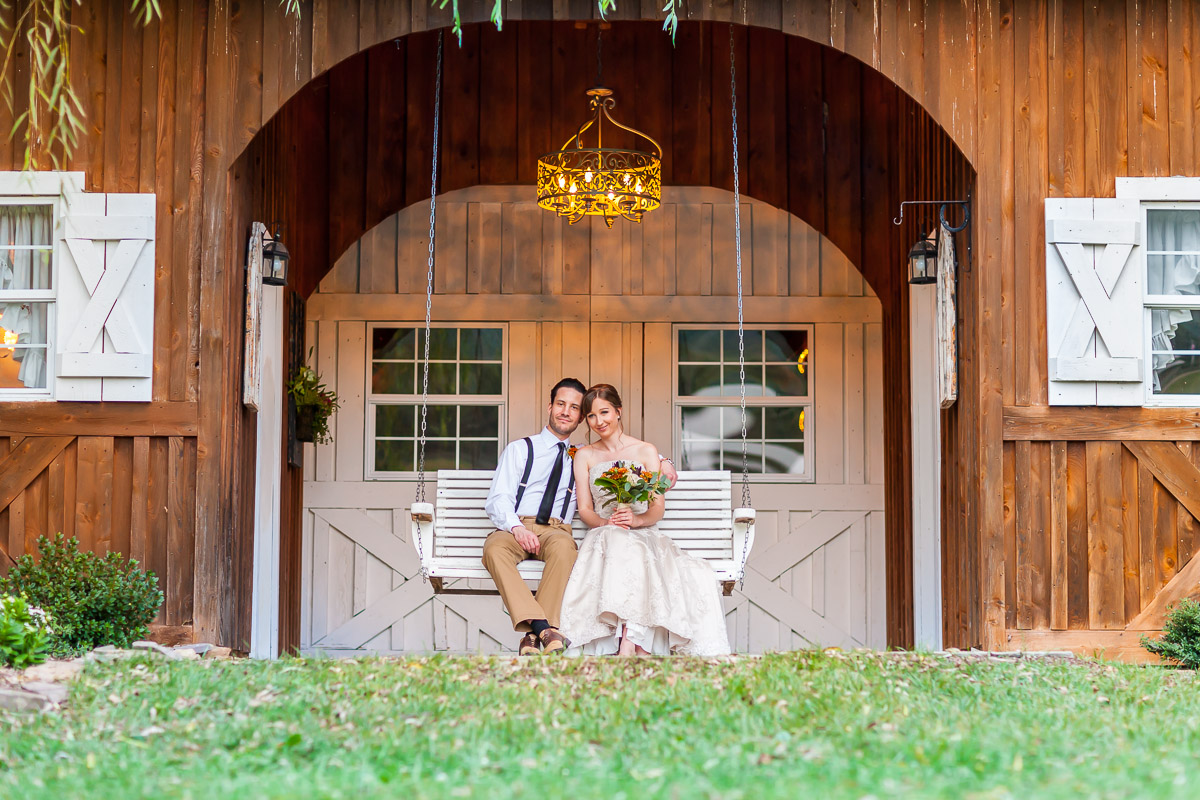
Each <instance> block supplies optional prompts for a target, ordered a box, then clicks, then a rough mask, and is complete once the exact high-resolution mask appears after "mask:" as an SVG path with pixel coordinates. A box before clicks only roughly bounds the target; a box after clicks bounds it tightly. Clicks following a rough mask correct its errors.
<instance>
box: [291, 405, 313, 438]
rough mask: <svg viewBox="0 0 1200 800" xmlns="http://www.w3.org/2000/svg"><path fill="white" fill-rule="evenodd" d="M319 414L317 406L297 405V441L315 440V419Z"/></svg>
mask: <svg viewBox="0 0 1200 800" xmlns="http://www.w3.org/2000/svg"><path fill="white" fill-rule="evenodd" d="M316 416H317V407H316V406H297V407H296V441H298V442H311V441H313V421H314V419H315V418H316Z"/></svg>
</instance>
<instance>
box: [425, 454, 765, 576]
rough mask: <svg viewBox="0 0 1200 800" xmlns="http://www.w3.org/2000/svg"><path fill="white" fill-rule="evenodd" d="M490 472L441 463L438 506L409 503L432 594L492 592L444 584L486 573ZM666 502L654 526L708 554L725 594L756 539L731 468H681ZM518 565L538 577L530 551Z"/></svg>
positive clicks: (686, 547)
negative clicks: (738, 505) (736, 496)
mask: <svg viewBox="0 0 1200 800" xmlns="http://www.w3.org/2000/svg"><path fill="white" fill-rule="evenodd" d="M491 476H492V473H491V472H486V471H480V470H469V471H468V470H442V471H440V472H439V473H438V482H437V503H436V506H434V507H432V508H431V507H430V506H429V504H425V505H424V506H420V507H418V506H417V505H416V504H414V508H413V509H412V511H413V528H412V537H411V541H412V543H413V547H415V548H416V549H417V554H418V556H419V557H420V559H421V567H422V569H423V570H424V571H425V574H426V575H427V576H428V578H429V581H430V583H431V584H432V585H433V591H434V593H435V594H474V595H479V594H484V595H494V594H497V592H496V590H495V589H494V588H493V589H478V588H459V587H458V586H457V585H452V586H447V585H446V582H447V581H458V580H460V579H487V580H490V579H491V576H490V575H489V574H488V572H487V570H486V569H484V567H483V563H482V559H483V543H484V541H485V540H486V539H487V537H488V534H490V533H491V532H492V531H493V530H494V529H495V525H493V524H492V521H491V520H490V519H488V516H487V514H486V513H485V512H484V510H483V507H484V503H486V502H487V495H488V489H489V488H490V486H491ZM666 502H667V507H666V512H665V514H664V517H663V520H662V521H661V522H660V523H659V525H658V528H659V530H660V531H662V532H663V533H665V534H667V535H668V536H670V537H671V538H672V539H674V540H675V542H676V544H678V545H679V548H680V549H681V550H683V551H684V552H685V553H688V554H690V555H693V556H696V557H697V558H703V559H704V560H705V561H708V562H709V563H710V564H711V565H712V567H713V572H714V573H716V578H717V581H718V582H719V583H720V584H721V587H722V589H723V591H724V593H725V594H726V595H729V594H731V593H732V591H733V585H734V584H735V583H736V582H737V581H738V580H739V579H740V578H741V575H742V570H743V569H744V564H743V563H742V557H743V554H745V553H749V552H750V548H751V547H753V545H754V518H753V512H752V511H749V510H747V509H737V510H736V511H735V509H734V508H733V507H732V492H731V491H730V474H729V473H728V472H724V471H685V472H681V473H679V481H678V482H677V483H676V484H675V488H674V489H672V490H671V491H670V492H668V493H667V498H666ZM571 529H572V533H573V534H574V536H575V540H576V542H582V541H583V537H584V535H585V534H586V533H587V525H585V524H584V523H583V521H582V520H580V519H578V517H577V518H576V519H575V521H574V523H573V525H572V526H571ZM517 570H518V571H519V572H520V573H521V576H522V577H523V578H525V579H526V580H537V579H538V578H539V577H541V574H542V562H540V561H536V560H533V559H530V560H528V561H525V562H523V563H521V564H520V565H519V566H518V567H517Z"/></svg>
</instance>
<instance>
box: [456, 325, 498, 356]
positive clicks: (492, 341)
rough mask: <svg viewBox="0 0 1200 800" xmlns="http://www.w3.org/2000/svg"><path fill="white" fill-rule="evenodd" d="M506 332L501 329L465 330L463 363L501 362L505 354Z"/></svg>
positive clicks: (463, 331) (463, 333)
mask: <svg viewBox="0 0 1200 800" xmlns="http://www.w3.org/2000/svg"><path fill="white" fill-rule="evenodd" d="M503 345H504V332H503V331H501V330H500V329H499V328H464V329H463V330H462V355H461V356H459V357H460V358H461V359H462V360H463V361H499V360H500V358H501V355H502V353H503Z"/></svg>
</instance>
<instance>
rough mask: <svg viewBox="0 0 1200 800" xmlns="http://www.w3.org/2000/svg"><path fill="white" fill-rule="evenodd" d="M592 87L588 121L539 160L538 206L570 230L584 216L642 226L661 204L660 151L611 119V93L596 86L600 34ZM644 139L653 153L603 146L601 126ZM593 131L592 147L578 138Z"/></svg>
mask: <svg viewBox="0 0 1200 800" xmlns="http://www.w3.org/2000/svg"><path fill="white" fill-rule="evenodd" d="M596 65H597V66H596V83H597V84H598V85H597V86H595V87H593V88H591V89H588V91H587V95H588V97H589V98H591V99H590V100H589V102H588V104H589V107H590V108H591V111H592V116H591V119H589V120H587V121H586V122H584V123H583V124H582V125H580V126H579V130H577V131H576V132H575V135H574V136H572V137H571V138H570V139H568V140H567V142H566V144H564V145H563V146H562V148H561V149H559V150H557V151H555V152H553V153H547V154H546V155H544V156H542V157H541V158H539V159H538V177H537V197H538V205H539V206H541V207H542V208H544V209H546V210H547V211H553V212H555V213H556V214H558V215H559V216H560V217H566V218H567V221H568V222H570V223H571V224H572V225H574V224H575V223H576V222H578V221H579V220H581V219H583V218H584V217H585V216H603V217H604V224H605V225H607V226H608V227H610V228H611V227H612V224H613V221H614V220H616V218H617V217H624V218H625V219H627V220H631V221H633V222H641V221H642V215H643V214H645V213H646V212H647V211H653V210H654V209H656V208H658V207H659V206H660V205H661V204H662V148H661V147H659V146H658V142H656V141H654V140H653V139H651V138H650V137H649V136H647V135H646V134H644V133H642V132H641V131H639V130H635V129H633V128H630V127H629V126H628V125H622V124H621V123H620V122H617V121H616V120H615V119H613V117H612V114H611V113H610V112H611V111H612V109H613V108H614V107H615V106H616V104H617V103H616V100H615V99H614V98H613V91H612V89H609V88H607V87H605V86H603V85H600V71H601V65H602V62H601V60H600V34H599V33H597V36H596ZM606 121H607V122H608V123H609V124H611V125H614V126H615V127H617V128H620V129H621V130H623V131H628V132H629V133H632V134H633V135H634V136H639V137H641V138H642V139H645V140H646V141H647V142H649V143H650V144H651V145H653V147H654V152H653V153H650V152H645V151H642V150H626V149H619V148H612V147H605V146H604V131H603V126H604V123H605V122H606ZM593 127H594V128H595V135H596V146H595V147H587V146H585V145H584V140H583V135H584V133H586V132H587V131H588V129H590V128H593Z"/></svg>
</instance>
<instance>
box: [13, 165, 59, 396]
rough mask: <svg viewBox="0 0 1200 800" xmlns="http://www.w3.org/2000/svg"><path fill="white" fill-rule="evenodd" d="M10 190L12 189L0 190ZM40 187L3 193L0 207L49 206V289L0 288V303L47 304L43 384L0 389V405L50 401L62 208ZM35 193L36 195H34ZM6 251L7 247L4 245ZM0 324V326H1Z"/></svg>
mask: <svg viewBox="0 0 1200 800" xmlns="http://www.w3.org/2000/svg"><path fill="white" fill-rule="evenodd" d="M0 188H12V187H0ZM43 188H47V187H41V186H38V185H37V184H34V185H32V186H30V189H31V192H30V193H29V194H21V193H20V192H6V193H4V194H3V195H0V205H3V206H43V205H45V206H50V209H51V215H52V220H51V226H50V288H49V289H28V290H21V291H18V290H11V289H0V303H25V302H39V303H49V309H48V312H47V314H46V385H45V386H44V387H42V388H39V389H29V388H25V389H0V402H25V401H30V402H42V401H52V400H54V373H55V369H54V363H55V353H56V350H55V333H56V332H57V330H58V327H57V326H58V318H57V310H58V286H59V274H58V273H59V262H60V259H59V257H58V238H59V237H58V232H59V230H60V229H61V228H60V226H61V225H62V208H61V204H60V199H61V197H60V195H59V194H48V193H44V192H43V191H40V190H41V189H43ZM35 192H36V193H35ZM4 247H5V248H6V249H7V248H8V245H4ZM2 324H3V323H0V325H2Z"/></svg>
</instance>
